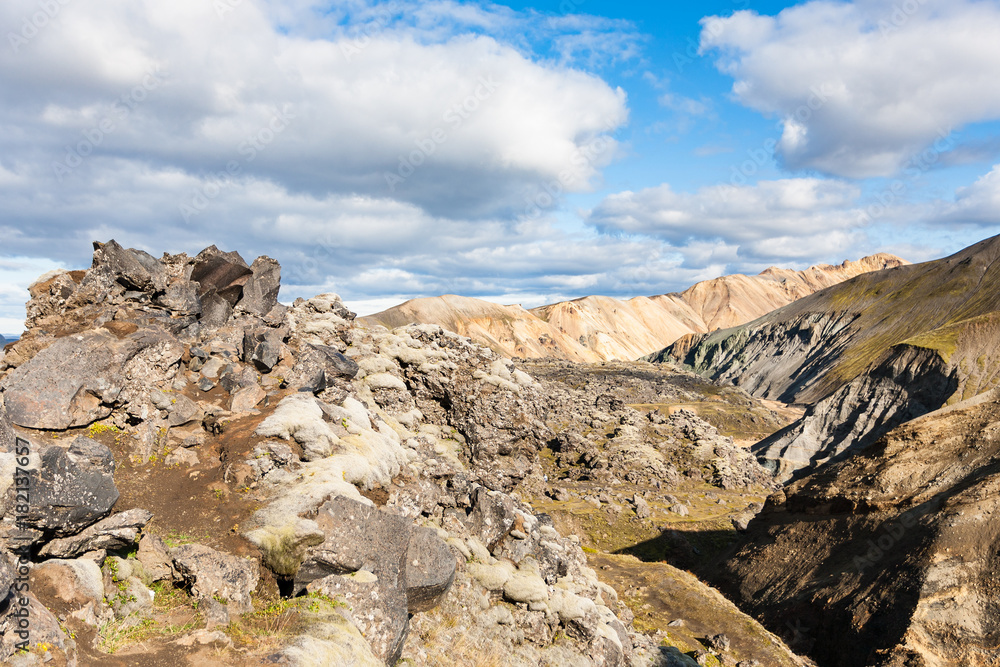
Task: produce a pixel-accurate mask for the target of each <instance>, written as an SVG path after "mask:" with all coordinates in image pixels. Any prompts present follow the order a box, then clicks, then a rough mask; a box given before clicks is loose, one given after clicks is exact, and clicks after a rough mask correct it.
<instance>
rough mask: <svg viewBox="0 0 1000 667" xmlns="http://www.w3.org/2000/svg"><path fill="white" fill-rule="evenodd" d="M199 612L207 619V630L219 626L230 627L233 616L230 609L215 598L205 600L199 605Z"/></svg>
mask: <svg viewBox="0 0 1000 667" xmlns="http://www.w3.org/2000/svg"><path fill="white" fill-rule="evenodd" d="M198 611H199V612H200V613H201V616H202V618H204V619H205V629H206V630H212V629H213V628H217V627H219V626H222V627H225V626H227V625H229V621H230V620H231V615H230V613H229V608H228V607H227V606H226V605H224V604H222V603H221V602H219V601H218V600H216V599H214V598H204V599H202V600H201V601H200V602H199V603H198Z"/></svg>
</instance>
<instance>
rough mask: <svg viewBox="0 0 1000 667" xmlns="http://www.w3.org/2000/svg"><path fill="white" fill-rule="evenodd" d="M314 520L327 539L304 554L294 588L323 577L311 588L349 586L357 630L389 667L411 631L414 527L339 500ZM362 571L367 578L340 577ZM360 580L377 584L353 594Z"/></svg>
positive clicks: (391, 516)
mask: <svg viewBox="0 0 1000 667" xmlns="http://www.w3.org/2000/svg"><path fill="white" fill-rule="evenodd" d="M315 521H316V523H317V524H318V525H319V527H320V530H322V531H323V533H324V534H325V535H326V539H325V541H324V542H323V543H322V544H320V545H319V546H316V547H313V548H311V549H310V550H309V551H308V552H306V559H305V561H304V562H303V563H302V566H301V567H300V568H299V571H298V572H297V573H296V575H295V588H296V589H297V590H302V588H305V587H307V586H308V585H309V584H313V582H319V580H321V579H322V580H324V581H325V583H316V584H315V585H313V586H312V589H313V590H332V589H333V588H334V587H340V588H343V589H345V590H346V589H347V588H349V587H350V588H351V592H352V596H353V601H352V603H351V607H352V614H353V616H354V618H355V620H356V622H358V624H359V627H360V626H364V627H362V628H361V629H362V632H363V633H364V635H365V638H366V639H367V640H368V643H369V645H370V646H371V648H372V651H373V652H374V653H375V655H377V656H378V657H380V658H382V659H383V660H385V661H386V663H387V664H390V665H393V664H395V663H396V661H397V660H399V656H400V654H401V653H402V651H403V642H404V641H405V639H406V633H407V631H408V628H409V613H408V608H407V591H406V567H407V566H406V552H407V548H408V546H409V541H410V540H409V537H410V530H411V526H412V524H411V523H410V521H408V520H407V519H404V518H403V517H400V516H396V515H394V514H388V513H386V512H380V511H379V510H378V509H376V508H374V507H370V506H368V505H364V504H362V503H359V502H357V501H355V500H351V499H349V498H345V497H343V496H337V497H335V498H333V499H331V500H330V501H328V502H327V503H326V504H324V505H323V506H322V507H321V508H320V510H319V514H318V515H317V516H316V519H315ZM362 570H364V571H366V572H368V573H370V574H371V576H369V577H363V576H361V575H355V577H354V578H352V577H350V576H346V577H345V576H344V575H353V574H354V573H358V572H359V571H362ZM330 575H340V578H337V579H331V578H330ZM359 577H360V578H362V579H365V580H366V581H370V579H371V578H372V577H374V579H375V581H374V582H373V584H372V586H371V588H370V589H369V588H367V584H364V587H363V588H361V589H357V590H355V588H354V584H355V583H357V580H358V578H359ZM345 579H346V581H345ZM358 586H361V584H358Z"/></svg>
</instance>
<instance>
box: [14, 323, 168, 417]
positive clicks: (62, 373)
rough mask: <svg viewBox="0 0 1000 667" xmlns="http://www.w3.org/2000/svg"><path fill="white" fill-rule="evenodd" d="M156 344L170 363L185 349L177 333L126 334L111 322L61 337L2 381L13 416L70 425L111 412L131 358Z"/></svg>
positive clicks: (117, 400) (164, 359)
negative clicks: (114, 329) (115, 330)
mask: <svg viewBox="0 0 1000 667" xmlns="http://www.w3.org/2000/svg"><path fill="white" fill-rule="evenodd" d="M150 348H155V349H154V350H151V352H152V353H154V354H156V355H157V356H163V357H164V358H163V359H162V360H161V361H163V362H164V363H166V364H167V365H169V364H170V363H173V361H174V360H173V359H172V357H173V356H176V358H177V359H179V358H180V355H181V352H182V348H181V346H180V344H179V343H177V341H176V339H175V338H174V337H173V336H171V335H170V334H168V333H166V332H165V331H163V330H157V329H151V328H144V329H141V330H138V331H136V332H135V333H133V334H131V335H128V336H125V337H124V338H119V337H118V336H116V335H115V334H114V333H112V332H111V331H110V330H108V329H106V328H99V329H92V330H89V331H85V332H83V333H79V334H75V335H72V336H65V337H63V338H60V339H59V340H57V341H55V342H54V343H53V344H52V345H50V346H49V347H47V348H45V349H44V350H42V351H41V352H39V353H38V354H37V355H35V356H34V357H33V358H32V359H31V360H29V361H27V362H26V363H24V364H22V365H20V366H18V367H17V368H16V369H14V370H13V371H11V372H10V373H9V374H8V375H7V376H6V377H5V378H4V379H3V381H2V382H0V390H2V391H3V394H4V402H5V404H6V407H7V413H8V415H9V416H10V420H11V421H12V422H13V423H14V424H16V425H18V426H24V427H26V428H35V429H51V430H64V429H68V428H73V427H77V426H86V425H88V424H90V423H93V422H95V421H97V420H99V419H103V418H105V417H107V416H108V415H110V414H111V411H112V409H113V408H114V407H116V406H117V405H118V404H119V403H120V398H121V397H120V395H121V393H122V390H123V389H124V388H125V386H126V384H127V382H128V379H129V378H128V377H127V376H126V373H125V367H126V364H127V363H128V362H129V361H131V360H132V359H133V358H135V357H136V356H137V355H138V354H140V353H142V352H143V351H145V350H147V349H150Z"/></svg>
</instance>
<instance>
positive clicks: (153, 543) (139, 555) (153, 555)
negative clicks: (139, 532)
mask: <svg viewBox="0 0 1000 667" xmlns="http://www.w3.org/2000/svg"><path fill="white" fill-rule="evenodd" d="M135 557H136V560H138V561H139V562H140V563H142V567H143V569H144V570H145V571H146V574H148V575H149V578H150V580H151V581H165V580H172V579H174V563H173V560H172V559H171V558H170V554H169V551H168V549H167V545H166V544H165V543H164V542H163V540H161V539H160V538H159V537H157V536H155V535H150V534H148V533H147V534H145V535H143V536H142V538H141V539H140V540H139V550H138V551H137V552H136V554H135Z"/></svg>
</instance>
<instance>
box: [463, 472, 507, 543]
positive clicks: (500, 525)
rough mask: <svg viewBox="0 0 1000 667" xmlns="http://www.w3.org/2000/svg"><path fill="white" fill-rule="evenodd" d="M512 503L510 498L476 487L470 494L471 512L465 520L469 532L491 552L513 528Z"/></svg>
mask: <svg viewBox="0 0 1000 667" xmlns="http://www.w3.org/2000/svg"><path fill="white" fill-rule="evenodd" d="M514 510H515V507H514V501H513V499H511V497H510V496H508V495H506V494H502V493H496V492H491V491H489V490H488V489H487V488H486V487H483V486H478V487H476V489H475V490H474V491H473V492H472V511H471V512H470V513H469V516H468V518H467V519H466V520H465V524H466V526H467V527H468V528H469V531H470V532H472V533H473V534H474V535H477V536H478V537H479V539H480V540H481V541H482V543H483V544H485V545H486V547H487V548H488V549H489V550H490V551H493V549H495V548H496V546H497V544H499V543H500V540H502V539H503V538H504V537H506V536H507V534H508V533H510V531H511V528H513V527H514V521H515V518H516V515H515V512H514Z"/></svg>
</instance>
